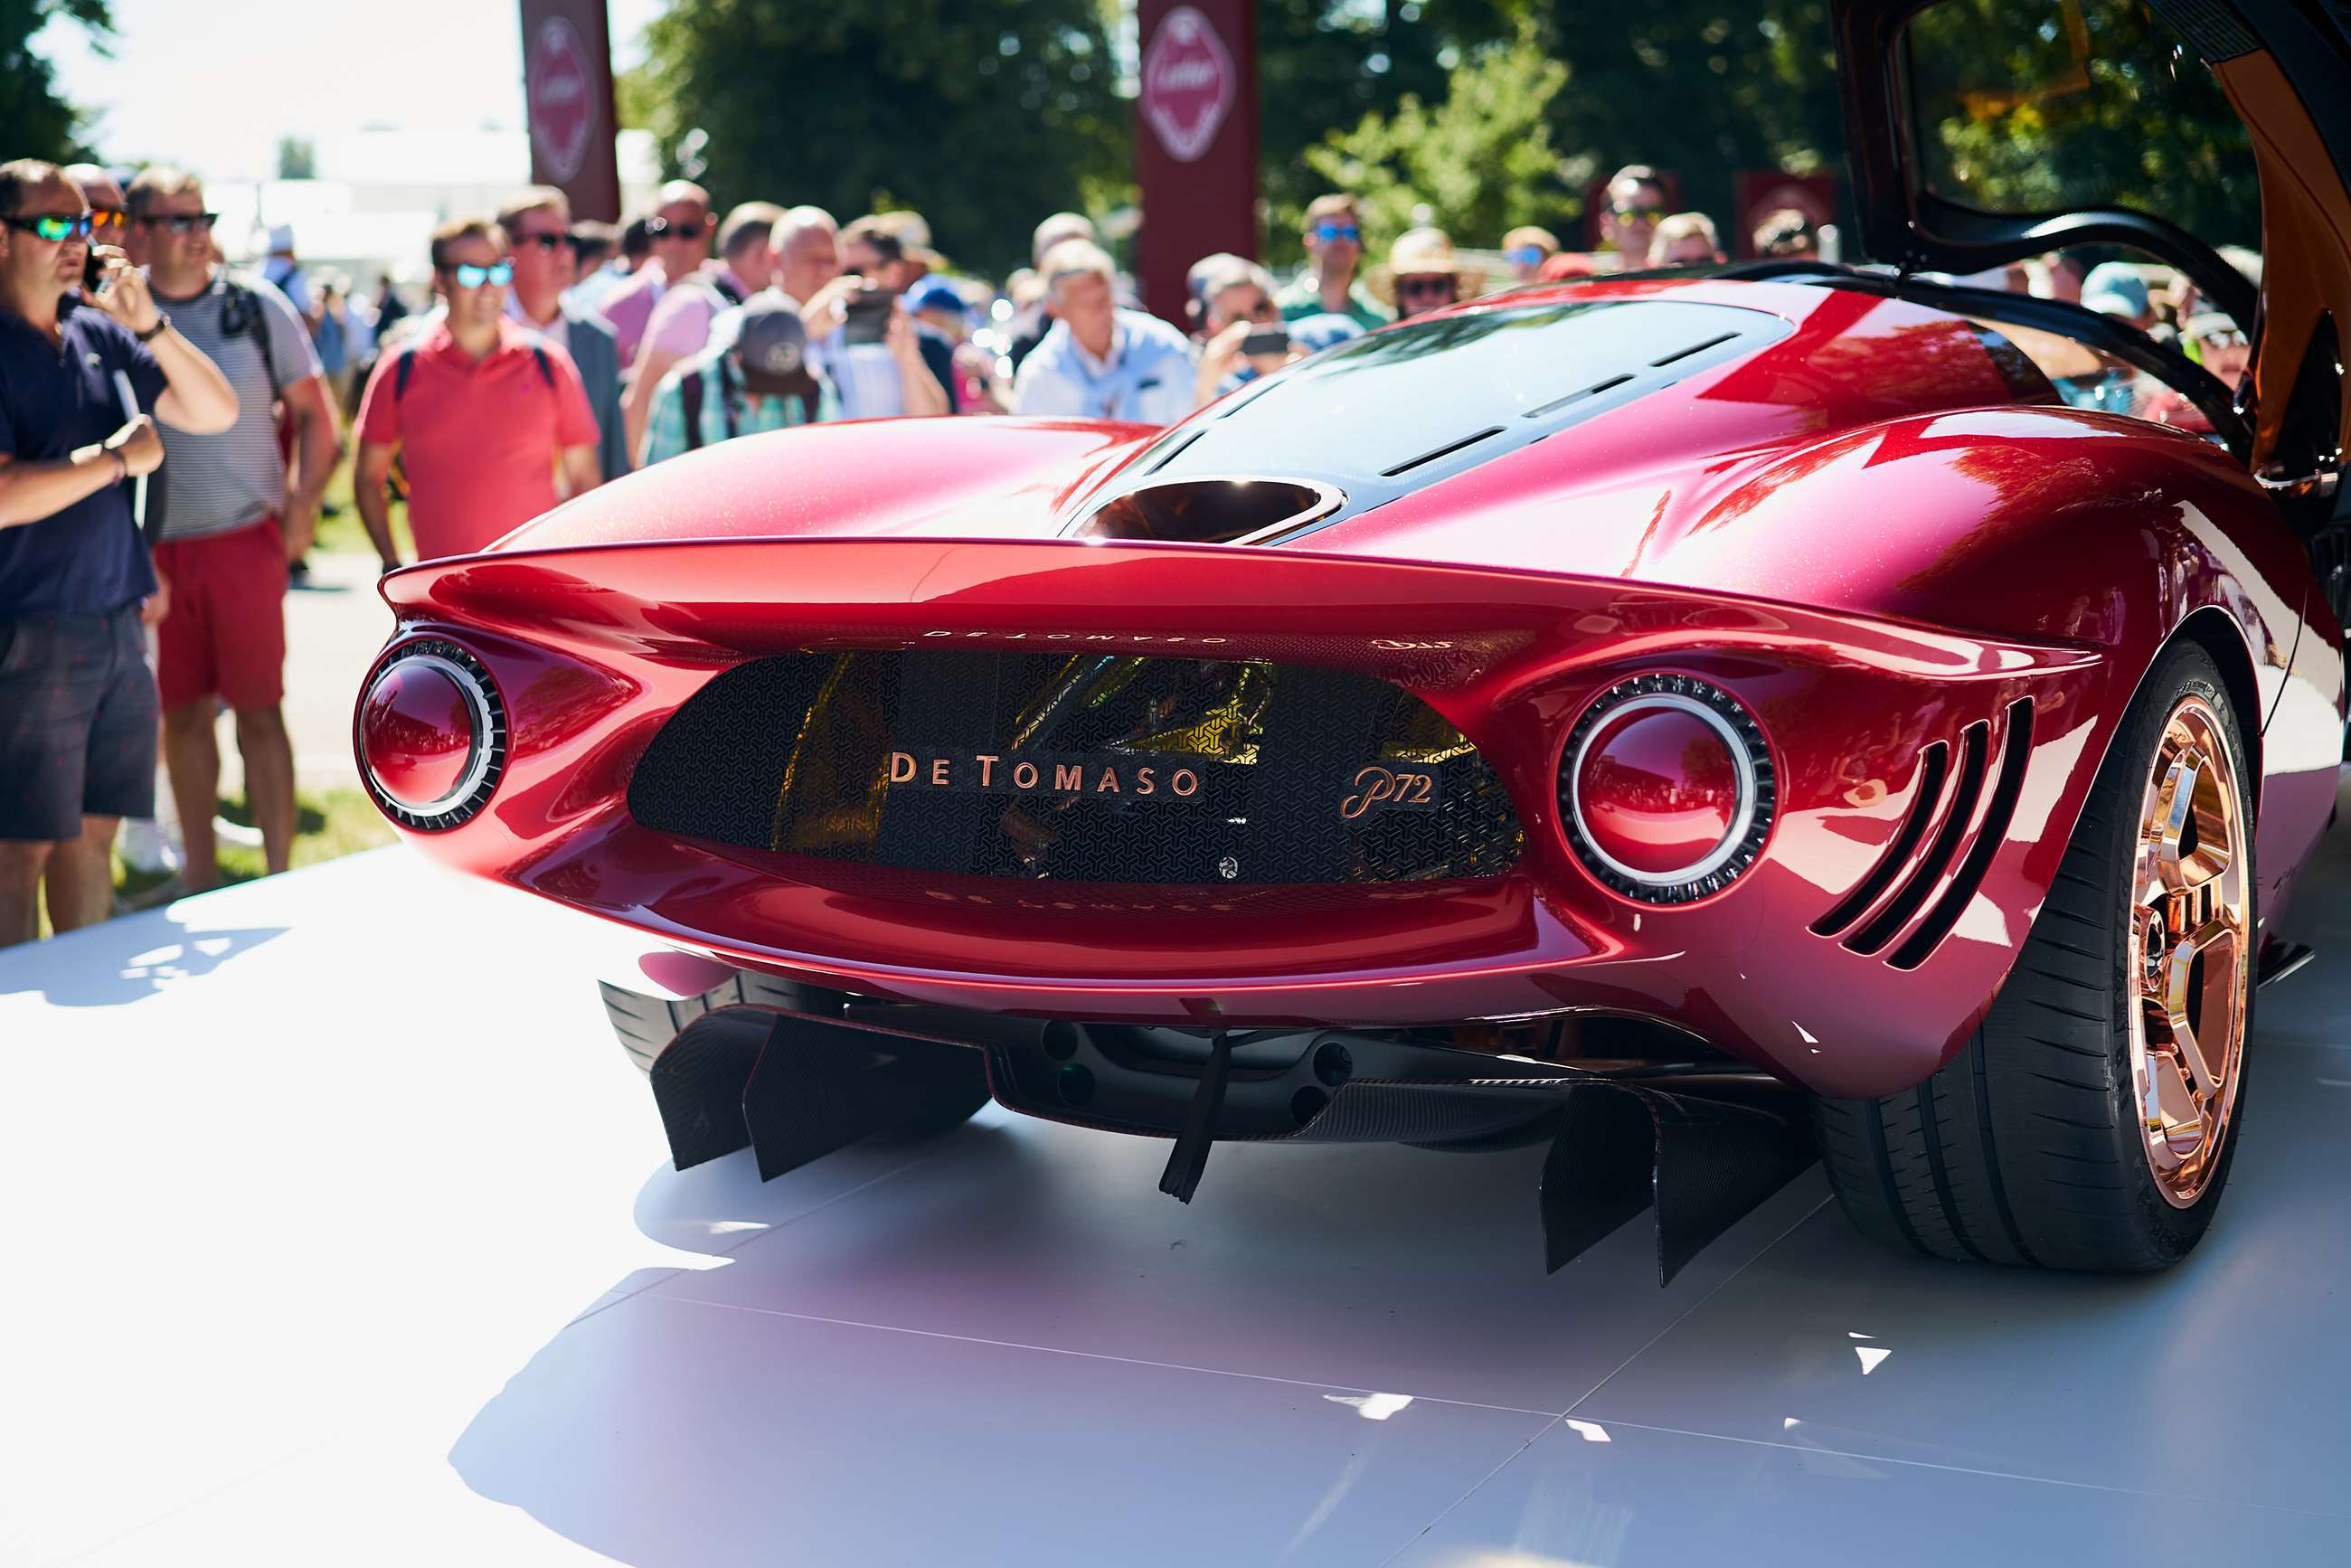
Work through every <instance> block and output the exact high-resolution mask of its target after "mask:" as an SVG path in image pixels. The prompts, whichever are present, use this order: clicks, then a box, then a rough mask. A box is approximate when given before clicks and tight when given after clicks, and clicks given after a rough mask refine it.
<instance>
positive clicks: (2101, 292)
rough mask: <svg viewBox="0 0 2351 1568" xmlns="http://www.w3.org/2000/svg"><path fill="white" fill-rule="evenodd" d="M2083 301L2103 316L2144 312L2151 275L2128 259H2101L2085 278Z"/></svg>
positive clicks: (2134, 314)
mask: <svg viewBox="0 0 2351 1568" xmlns="http://www.w3.org/2000/svg"><path fill="white" fill-rule="evenodd" d="M2082 304H2083V305H2084V307H2085V308H2088V309H2091V310H2095V311H2097V312H2098V313H2099V314H2100V315H2102V316H2144V315H2146V314H2147V279H2146V278H2144V277H2140V276H2139V275H2138V269H2137V267H2133V266H2131V265H2130V264H2129V263H2128V262H2126V261H2108V262H2101V263H2100V264H2099V265H2097V266H2096V267H2092V268H2090V276H2089V277H2085V278H2084V279H2082Z"/></svg>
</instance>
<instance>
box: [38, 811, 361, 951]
mask: <svg viewBox="0 0 2351 1568" xmlns="http://www.w3.org/2000/svg"><path fill="white" fill-rule="evenodd" d="M219 814H220V815H221V816H223V817H225V818H226V819H227V820H228V821H232V822H235V823H238V824H240V825H242V826H245V827H248V828H249V827H251V826H253V809H252V808H251V807H250V806H248V805H246V802H245V800H244V798H243V797H242V796H231V797H224V798H223V799H222V800H221V804H220V813H219ZM294 819H295V821H294V853H293V857H292V859H293V866H292V868H291V869H293V870H296V871H299V870H300V869H301V868H302V867H304V866H306V865H317V864H318V863H319V862H321V861H330V860H334V859H337V858H339V857H340V856H342V855H348V854H355V853H357V852H359V851H360V850H371V849H374V848H376V847H377V846H379V845H381V844H388V843H391V842H392V839H393V837H394V834H393V833H392V825H391V824H390V823H388V822H386V821H384V820H383V815H382V813H381V812H380V811H378V810H376V809H375V803H374V802H373V801H371V800H369V799H368V798H367V796H366V795H364V794H362V793H361V792H360V791H359V790H357V789H348V788H337V789H299V788H297V789H296V790H295V792H294ZM217 850H218V852H217V853H216V854H215V856H214V859H216V860H218V861H219V862H220V885H221V886H223V887H228V886H231V885H233V884H235V883H240V882H257V881H259V880H260V879H261V878H262V877H264V876H266V875H267V874H268V869H269V868H268V862H266V861H265V860H264V859H263V858H262V853H261V851H260V850H258V849H246V848H244V847H242V846H240V845H236V844H231V843H227V842H225V841H224V842H222V843H220V844H219V845H218V846H217ZM171 880H172V879H171V878H170V877H169V876H162V875H156V874H154V873H148V872H139V871H133V870H131V868H130V867H129V866H127V865H125V864H123V863H122V856H121V855H120V853H119V852H118V853H117V854H116V855H115V857H114V891H115V893H116V894H119V895H120V897H121V898H122V899H123V900H124V901H125V902H127V903H128V904H131V906H132V907H133V908H140V907H143V906H145V905H146V904H148V903H150V902H160V900H156V899H155V898H154V895H155V894H156V893H157V891H158V890H159V889H161V888H162V886H163V884H164V883H167V882H170V881H171ZM174 891H176V887H175V889H174ZM40 932H41V935H42V936H48V935H50V932H49V916H48V911H47V908H46V907H45V908H44V909H43V910H42V912H41V918H40Z"/></svg>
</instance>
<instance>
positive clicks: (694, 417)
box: [677, 371, 702, 452]
mask: <svg viewBox="0 0 2351 1568" xmlns="http://www.w3.org/2000/svg"><path fill="white" fill-rule="evenodd" d="M677 395H678V401H679V402H681V403H683V404H684V408H685V449H686V450H687V451H688V452H694V451H698V450H699V449H700V448H701V446H702V372H701V371H686V373H685V374H684V375H682V376H680V377H678V378H677Z"/></svg>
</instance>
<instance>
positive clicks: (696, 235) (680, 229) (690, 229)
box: [645, 218, 708, 239]
mask: <svg viewBox="0 0 2351 1568" xmlns="http://www.w3.org/2000/svg"><path fill="white" fill-rule="evenodd" d="M707 226H708V225H705V224H704V223H703V221H702V220H701V219H699V218H696V219H695V221H694V222H692V223H690V224H674V223H672V222H670V221H669V220H668V219H667V218H647V219H646V220H645V233H647V234H649V235H653V238H655V239H659V238H661V237H662V236H663V235H674V236H675V237H677V238H679V239H700V238H701V237H702V231H703V230H704V229H705V227H707Z"/></svg>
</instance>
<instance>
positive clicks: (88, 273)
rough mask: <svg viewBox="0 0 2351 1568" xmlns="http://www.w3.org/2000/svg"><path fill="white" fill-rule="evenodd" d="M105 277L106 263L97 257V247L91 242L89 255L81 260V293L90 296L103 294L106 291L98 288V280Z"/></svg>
mask: <svg viewBox="0 0 2351 1568" xmlns="http://www.w3.org/2000/svg"><path fill="white" fill-rule="evenodd" d="M105 276H106V263H105V261H104V260H103V259H102V258H101V257H100V256H99V254H98V246H97V244H96V242H94V241H93V242H92V243H91V245H90V247H89V255H88V256H83V257H82V258H81V291H82V292H83V293H84V294H90V295H97V294H103V293H105V292H106V290H105V289H103V288H101V287H99V279H100V278H102V277H105Z"/></svg>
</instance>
